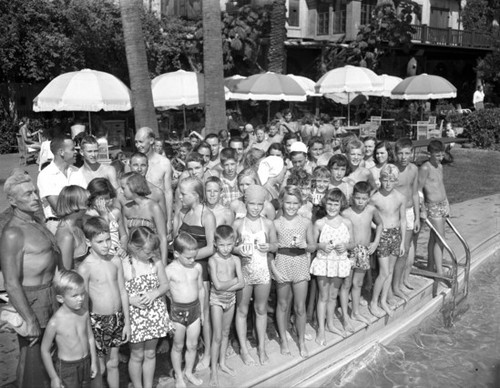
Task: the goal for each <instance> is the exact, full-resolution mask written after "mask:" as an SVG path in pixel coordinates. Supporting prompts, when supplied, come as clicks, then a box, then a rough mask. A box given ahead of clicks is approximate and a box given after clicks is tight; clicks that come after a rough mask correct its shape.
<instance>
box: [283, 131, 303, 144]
mask: <svg viewBox="0 0 500 388" xmlns="http://www.w3.org/2000/svg"><path fill="white" fill-rule="evenodd" d="M291 139H295V140H297V141H300V137H299V135H298V134H297V133H295V132H288V133H287V134H286V135H285V137H284V138H283V144H286V142H287V141H288V140H291Z"/></svg>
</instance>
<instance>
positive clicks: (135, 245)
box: [123, 226, 172, 388]
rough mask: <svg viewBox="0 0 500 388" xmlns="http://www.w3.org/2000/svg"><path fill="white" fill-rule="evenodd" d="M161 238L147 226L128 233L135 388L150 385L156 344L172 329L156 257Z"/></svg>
mask: <svg viewBox="0 0 500 388" xmlns="http://www.w3.org/2000/svg"><path fill="white" fill-rule="evenodd" d="M159 246H160V239H159V238H158V236H157V235H156V234H154V232H153V231H152V230H151V229H150V228H148V227H147V226H139V227H137V228H133V229H132V230H131V231H130V237H129V242H128V251H129V255H128V256H127V258H125V259H124V260H123V273H124V278H125V289H126V290H127V293H128V296H129V303H130V304H129V312H130V326H131V338H130V350H131V353H130V360H129V363H128V371H129V375H130V380H131V381H132V384H133V385H134V387H144V388H149V387H152V386H153V377H154V371H155V366H156V344H157V342H158V339H159V338H161V337H165V336H166V335H167V334H168V333H169V332H170V331H171V330H172V323H171V322H170V318H169V316H168V312H167V304H166V302H165V297H164V294H165V293H166V292H167V290H168V280H167V276H166V274H165V267H164V266H163V263H162V261H161V260H160V258H159V256H158V248H159Z"/></svg>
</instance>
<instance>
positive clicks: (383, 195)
mask: <svg viewBox="0 0 500 388" xmlns="http://www.w3.org/2000/svg"><path fill="white" fill-rule="evenodd" d="M398 177H399V170H398V168H397V167H396V166H395V165H393V164H386V165H385V166H384V168H382V170H381V171H380V189H379V191H377V192H376V193H375V194H373V196H372V198H371V204H372V205H373V206H375V208H376V209H377V210H378V212H379V213H380V217H381V218H382V223H383V225H384V230H383V231H382V235H381V236H380V242H379V245H378V248H377V255H378V262H379V274H378V276H377V279H376V280H375V285H374V287H373V294H372V300H371V303H370V305H369V308H370V312H371V313H372V314H373V315H375V316H376V317H381V316H383V315H384V311H385V312H386V313H387V315H389V316H392V310H391V308H390V307H389V305H388V304H387V295H388V293H389V288H390V286H391V282H392V274H393V271H394V264H395V263H396V259H397V258H398V257H399V256H402V255H403V254H404V241H405V235H406V198H405V196H404V195H403V194H401V193H400V192H399V191H397V190H394V187H395V186H396V185H397V183H398ZM379 297H380V306H381V307H382V309H383V311H382V310H380V308H379V306H378V302H379Z"/></svg>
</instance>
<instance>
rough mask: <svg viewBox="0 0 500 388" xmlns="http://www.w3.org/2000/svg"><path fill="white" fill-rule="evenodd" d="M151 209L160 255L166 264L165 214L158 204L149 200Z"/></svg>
mask: <svg viewBox="0 0 500 388" xmlns="http://www.w3.org/2000/svg"><path fill="white" fill-rule="evenodd" d="M150 201H151V203H150V205H151V211H152V213H153V221H154V223H155V226H156V232H157V235H158V237H159V238H160V256H161V261H162V263H163V265H167V255H168V250H167V249H168V241H167V226H166V225H167V224H166V222H165V216H164V215H163V212H162V210H161V208H160V205H158V203H156V202H155V201H153V200H152V199H151V200H150Z"/></svg>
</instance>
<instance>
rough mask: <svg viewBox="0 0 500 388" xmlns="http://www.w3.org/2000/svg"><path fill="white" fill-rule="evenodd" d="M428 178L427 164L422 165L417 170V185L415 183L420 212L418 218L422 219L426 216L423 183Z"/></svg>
mask: <svg viewBox="0 0 500 388" xmlns="http://www.w3.org/2000/svg"><path fill="white" fill-rule="evenodd" d="M428 177H429V166H428V165H427V162H426V163H424V164H422V165H421V166H420V168H419V169H418V183H417V194H418V199H419V203H421V205H422V206H421V207H420V209H421V210H422V211H421V212H420V217H422V218H423V219H426V218H427V214H426V212H425V206H424V200H425V195H424V187H425V183H426V181H427V178H428Z"/></svg>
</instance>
